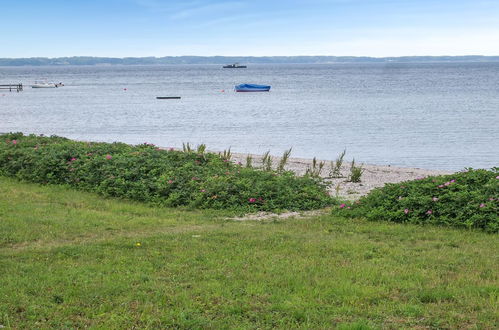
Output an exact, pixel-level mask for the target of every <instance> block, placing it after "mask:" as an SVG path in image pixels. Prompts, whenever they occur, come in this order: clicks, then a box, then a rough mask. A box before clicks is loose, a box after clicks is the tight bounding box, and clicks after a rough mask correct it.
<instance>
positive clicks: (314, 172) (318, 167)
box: [305, 157, 326, 178]
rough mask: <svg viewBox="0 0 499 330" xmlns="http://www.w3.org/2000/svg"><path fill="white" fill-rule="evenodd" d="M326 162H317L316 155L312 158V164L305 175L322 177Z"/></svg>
mask: <svg viewBox="0 0 499 330" xmlns="http://www.w3.org/2000/svg"><path fill="white" fill-rule="evenodd" d="M325 164H326V163H325V162H317V158H315V157H314V159H312V166H309V167H308V168H307V170H306V172H305V175H308V176H311V177H315V178H317V177H320V176H321V173H322V170H323V169H324V165H325Z"/></svg>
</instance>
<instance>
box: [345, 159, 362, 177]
mask: <svg viewBox="0 0 499 330" xmlns="http://www.w3.org/2000/svg"><path fill="white" fill-rule="evenodd" d="M362 173H364V169H363V168H362V165H360V166H355V158H354V159H352V165H351V166H350V176H349V178H348V181H349V182H360V178H361V176H362Z"/></svg>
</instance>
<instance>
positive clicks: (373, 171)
mask: <svg viewBox="0 0 499 330" xmlns="http://www.w3.org/2000/svg"><path fill="white" fill-rule="evenodd" d="M247 156H248V155H247V154H240V153H233V154H232V160H233V161H234V162H235V163H238V162H241V163H242V164H243V165H245V164H246V157H247ZM251 157H252V158H253V166H261V163H262V161H261V160H262V156H261V155H253V154H251ZM280 160H281V158H280V157H274V156H273V157H272V163H273V164H274V167H275V166H277V164H279V161H280ZM320 161H323V162H324V163H325V165H324V168H323V170H322V172H321V176H322V177H324V178H327V177H329V173H330V171H331V160H317V162H320ZM350 165H351V163H350V162H347V161H344V162H343V166H342V168H341V174H342V175H343V178H333V179H331V178H327V181H328V182H330V183H331V185H330V187H329V191H330V192H331V195H333V196H335V195H338V196H339V197H341V198H343V199H348V200H355V199H358V198H359V197H361V196H362V195H365V194H367V193H368V192H369V191H370V190H372V189H374V188H378V187H383V186H384V185H385V184H386V183H396V182H402V181H407V180H415V179H418V178H422V177H427V176H434V175H442V174H451V173H453V172H450V171H439V170H427V169H421V168H404V167H394V166H382V165H370V164H362V163H357V164H356V165H357V166H359V165H362V168H363V169H364V172H363V174H362V177H361V182H358V183H353V182H347V179H348V175H349V173H350ZM311 166H312V159H304V158H289V160H288V162H287V163H286V166H285V169H286V170H290V171H293V172H295V173H296V174H298V175H303V174H305V172H306V171H307V168H309V167H311Z"/></svg>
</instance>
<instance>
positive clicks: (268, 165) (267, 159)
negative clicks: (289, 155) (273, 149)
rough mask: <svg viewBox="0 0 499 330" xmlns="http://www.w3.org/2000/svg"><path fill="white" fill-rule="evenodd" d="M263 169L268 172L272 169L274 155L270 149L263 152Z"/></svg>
mask: <svg viewBox="0 0 499 330" xmlns="http://www.w3.org/2000/svg"><path fill="white" fill-rule="evenodd" d="M262 169H263V170H264V171H268V172H270V171H272V156H270V150H269V151H267V152H266V153H264V154H263V157H262Z"/></svg>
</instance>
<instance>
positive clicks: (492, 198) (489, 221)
mask: <svg viewBox="0 0 499 330" xmlns="http://www.w3.org/2000/svg"><path fill="white" fill-rule="evenodd" d="M498 174H499V168H492V169H490V170H485V169H476V170H474V169H467V170H465V171H462V172H458V173H454V174H450V175H441V176H430V177H426V178H421V179H418V180H413V181H405V182H401V183H389V184H386V185H385V186H384V187H382V188H377V189H374V190H372V191H371V192H370V193H369V194H368V195H366V196H364V197H361V198H360V200H358V201H356V202H353V203H346V204H342V205H340V206H341V207H338V208H335V209H334V210H333V212H334V213H335V214H341V215H344V216H348V217H353V218H355V217H365V218H367V219H369V220H377V221H380V220H382V221H393V222H402V223H414V224H436V225H444V226H452V227H459V228H466V229H480V230H484V231H487V232H491V233H497V232H499V175H498Z"/></svg>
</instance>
